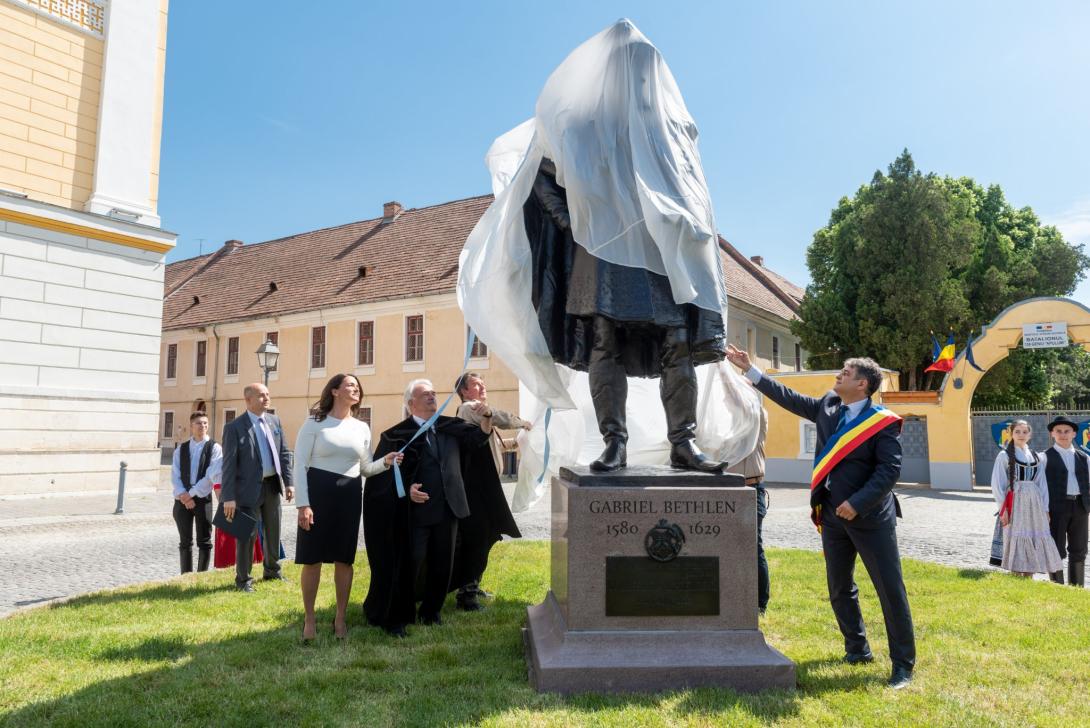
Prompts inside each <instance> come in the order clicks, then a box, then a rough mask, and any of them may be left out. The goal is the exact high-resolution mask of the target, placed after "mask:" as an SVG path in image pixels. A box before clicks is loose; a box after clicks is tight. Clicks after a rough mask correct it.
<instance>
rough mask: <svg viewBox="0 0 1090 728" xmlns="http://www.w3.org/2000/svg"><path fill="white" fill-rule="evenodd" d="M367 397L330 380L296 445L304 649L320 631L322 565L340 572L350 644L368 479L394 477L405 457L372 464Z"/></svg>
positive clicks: (351, 384) (338, 625)
mask: <svg viewBox="0 0 1090 728" xmlns="http://www.w3.org/2000/svg"><path fill="white" fill-rule="evenodd" d="M362 393H363V390H362V388H361V387H360V382H359V380H358V379H356V377H354V376H353V375H351V374H337V375H335V376H334V377H333V378H332V379H330V380H329V381H328V382H327V383H326V385H325V388H324V389H322V396H321V398H320V399H319V400H318V404H316V405H315V406H314V408H313V409H312V410H311V416H310V417H309V418H308V419H307V420H306V422H304V423H303V426H302V427H301V428H300V429H299V436H298V437H297V438H296V440H295V498H296V506H297V508H298V510H299V533H298V539H297V541H296V546H295V563H297V564H302V566H303V570H302V575H301V576H300V580H299V581H300V585H301V587H302V590H303V611H304V618H303V641H304V642H309V641H310V640H313V639H314V637H315V633H316V631H317V628H316V625H315V622H314V600H315V598H316V597H317V595H318V585H319V583H320V582H321V579H322V564H323V563H326V564H328V563H332V564H333V582H334V584H335V586H336V591H337V615H336V617H335V618H334V621H333V632H334V634H335V635H336V636H337V638H338V639H344V638H345V637H347V636H348V625H347V623H346V621H345V613H346V610H347V609H348V595H349V593H350V592H351V591H352V565H353V563H354V562H355V560H356V544H357V542H358V540H359V534H360V514H361V512H362V508H363V499H362V493H363V478H366V477H370V476H372V475H377V474H378V473H381V472H383V471H385V470H388V469H389V468H390V467H391V466H392V465H393V464H394V463H395V462H400V461H401V458H402V455H401V454H400V453H390V454H388V455H387V456H386V457H385V458H383V459H382V460H374V461H373V460H372V459H371V430H370V428H369V427H367V425H366V424H365V423H364V422H362V421H360V420H358V419H356V415H357V414H358V413H359V409H360V396H361V395H362Z"/></svg>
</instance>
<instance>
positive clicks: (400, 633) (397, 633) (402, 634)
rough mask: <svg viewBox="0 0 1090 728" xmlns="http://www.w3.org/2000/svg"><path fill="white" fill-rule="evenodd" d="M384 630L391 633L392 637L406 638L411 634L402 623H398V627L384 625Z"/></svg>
mask: <svg viewBox="0 0 1090 728" xmlns="http://www.w3.org/2000/svg"><path fill="white" fill-rule="evenodd" d="M382 631H383V632H385V633H386V634H388V635H390V636H391V637H396V638H397V639H405V638H406V637H408V636H409V634H408V632H406V631H405V627H403V626H402V625H398V626H396V627H383V628H382Z"/></svg>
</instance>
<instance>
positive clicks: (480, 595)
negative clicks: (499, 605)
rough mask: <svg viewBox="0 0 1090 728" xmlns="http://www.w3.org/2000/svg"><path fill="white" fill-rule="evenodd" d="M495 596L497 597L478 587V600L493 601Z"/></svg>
mask: <svg viewBox="0 0 1090 728" xmlns="http://www.w3.org/2000/svg"><path fill="white" fill-rule="evenodd" d="M494 596H496V595H495V594H493V593H492V592H489V591H485V590H484V589H482V588H480V587H477V598H478V599H491V598H492V597H494Z"/></svg>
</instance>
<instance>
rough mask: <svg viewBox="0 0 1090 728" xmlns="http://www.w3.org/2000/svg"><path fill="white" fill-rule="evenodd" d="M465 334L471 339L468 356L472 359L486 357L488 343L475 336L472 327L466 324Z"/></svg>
mask: <svg viewBox="0 0 1090 728" xmlns="http://www.w3.org/2000/svg"><path fill="white" fill-rule="evenodd" d="M466 336H467V337H468V338H472V339H473V349H472V350H471V351H470V352H469V356H470V357H472V358H473V359H485V358H487V357H488V345H487V344H485V343H484V342H483V341H481V340H480V339H478V338H477V335H476V334H474V333H473V329H472V328H470V327H469V326H466Z"/></svg>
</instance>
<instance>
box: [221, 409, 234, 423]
mask: <svg viewBox="0 0 1090 728" xmlns="http://www.w3.org/2000/svg"><path fill="white" fill-rule="evenodd" d="M234 419H235V410H233V409H225V410H224V411H223V424H224V426H227V425H229V424H231V423H232V422H233V421H234Z"/></svg>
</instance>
